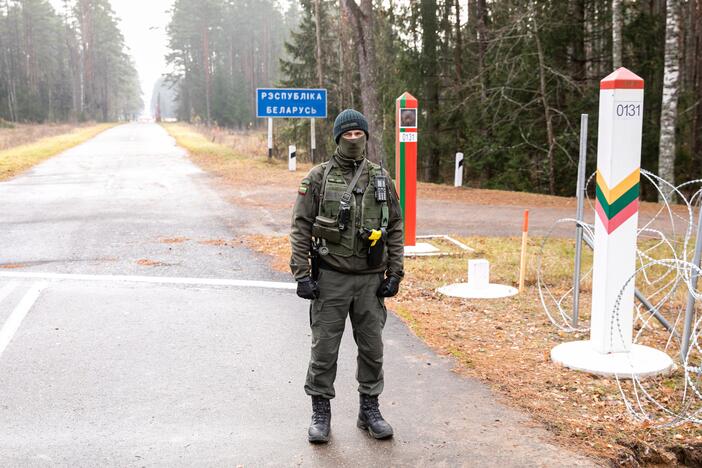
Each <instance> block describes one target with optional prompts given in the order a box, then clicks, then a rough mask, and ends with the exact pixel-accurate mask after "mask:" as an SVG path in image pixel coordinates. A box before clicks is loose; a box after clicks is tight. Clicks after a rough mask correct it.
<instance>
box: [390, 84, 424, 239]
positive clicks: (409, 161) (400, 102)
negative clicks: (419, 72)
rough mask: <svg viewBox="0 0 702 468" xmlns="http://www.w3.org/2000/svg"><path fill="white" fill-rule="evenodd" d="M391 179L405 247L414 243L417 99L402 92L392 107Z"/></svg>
mask: <svg viewBox="0 0 702 468" xmlns="http://www.w3.org/2000/svg"><path fill="white" fill-rule="evenodd" d="M395 109H396V110H395V179H396V185H397V193H398V194H399V196H400V206H401V207H402V218H403V220H404V225H405V246H410V247H413V246H415V245H416V244H417V118H418V112H419V111H418V103H417V98H415V97H414V96H412V95H411V94H410V93H404V94H403V95H402V96H400V97H399V98H397V101H396V104H395Z"/></svg>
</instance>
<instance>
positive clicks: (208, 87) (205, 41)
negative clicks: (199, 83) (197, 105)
mask: <svg viewBox="0 0 702 468" xmlns="http://www.w3.org/2000/svg"><path fill="white" fill-rule="evenodd" d="M207 28H208V26H207V25H206V24H205V25H204V26H203V29H202V67H203V69H204V72H205V109H206V113H207V115H206V118H207V126H208V127H209V126H210V125H212V114H211V110H210V109H211V108H210V101H211V95H212V84H211V81H212V80H211V76H210V38H209V34H208V29H207Z"/></svg>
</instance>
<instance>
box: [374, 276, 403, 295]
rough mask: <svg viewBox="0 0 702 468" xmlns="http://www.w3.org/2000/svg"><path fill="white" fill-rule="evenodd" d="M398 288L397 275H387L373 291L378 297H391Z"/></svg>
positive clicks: (398, 280)
mask: <svg viewBox="0 0 702 468" xmlns="http://www.w3.org/2000/svg"><path fill="white" fill-rule="evenodd" d="M399 290H400V279H399V278H398V277H397V276H388V277H387V278H385V279H384V280H383V282H382V283H380V287H379V288H378V290H377V291H376V292H375V295H376V296H378V297H393V296H394V295H395V294H397V292H398V291H399Z"/></svg>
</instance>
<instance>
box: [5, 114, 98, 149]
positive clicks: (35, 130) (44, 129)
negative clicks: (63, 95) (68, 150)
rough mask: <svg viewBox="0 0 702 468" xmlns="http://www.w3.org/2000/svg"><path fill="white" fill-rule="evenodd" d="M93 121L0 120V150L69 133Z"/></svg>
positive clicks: (90, 124)
mask: <svg viewBox="0 0 702 468" xmlns="http://www.w3.org/2000/svg"><path fill="white" fill-rule="evenodd" d="M92 125H94V124H93V123H83V124H75V123H52V124H24V123H13V124H10V123H7V122H2V121H0V151H2V150H6V149H8V148H12V147H14V146H19V145H25V144H27V143H32V142H35V141H37V140H41V139H43V138H48V137H52V136H56V135H63V134H66V133H70V132H72V131H74V130H76V129H80V128H86V127H90V126H92Z"/></svg>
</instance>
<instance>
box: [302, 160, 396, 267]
mask: <svg viewBox="0 0 702 468" xmlns="http://www.w3.org/2000/svg"><path fill="white" fill-rule="evenodd" d="M367 163H368V165H369V169H368V172H369V177H368V185H367V186H366V187H365V189H364V190H362V191H361V190H360V189H356V185H357V183H358V179H359V178H360V177H361V175H362V174H363V171H365V169H366V164H367ZM382 175H383V174H382V170H381V169H380V166H377V165H375V164H373V163H370V162H368V161H367V160H365V159H364V160H363V162H362V163H361V165H360V166H359V168H358V169H357V170H356V173H355V174H354V177H353V180H352V181H351V183H350V184H347V183H346V180H345V179H344V176H343V174H342V172H341V170H340V169H339V168H338V167H336V164H335V162H334V159H332V160H331V161H329V162H328V163H327V166H326V168H325V171H324V178H323V179H322V192H321V196H320V201H319V209H318V215H317V217H316V218H315V222H314V224H313V226H312V235H313V236H314V237H315V238H317V239H318V240H321V242H322V244H323V246H324V247H326V249H325V250H326V252H325V253H329V254H332V255H337V256H341V257H351V256H353V255H357V256H360V257H366V256H367V255H368V245H367V242H366V241H364V240H363V239H361V237H360V236H359V233H362V232H364V231H367V230H369V229H375V230H379V229H381V228H386V227H387V225H388V207H387V202H379V201H377V200H376V196H375V192H376V191H375V190H373V188H374V187H373V186H374V183H375V181H376V180H378V179H377V178H378V177H380V176H382ZM354 189H356V190H354Z"/></svg>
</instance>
